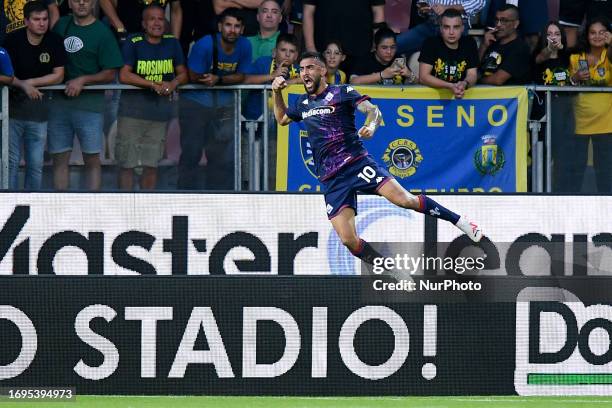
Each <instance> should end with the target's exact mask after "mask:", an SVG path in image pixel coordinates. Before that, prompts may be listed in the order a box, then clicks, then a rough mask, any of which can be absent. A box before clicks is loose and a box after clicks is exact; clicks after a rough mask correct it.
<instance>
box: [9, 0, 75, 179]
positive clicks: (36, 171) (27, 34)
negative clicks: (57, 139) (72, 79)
mask: <svg viewBox="0 0 612 408" xmlns="http://www.w3.org/2000/svg"><path fill="white" fill-rule="evenodd" d="M23 14H24V22H25V27H24V28H21V29H18V30H16V31H14V32H12V33H11V34H9V35H8V36H7V38H6V44H5V47H6V50H7V51H8V53H9V55H10V56H11V59H12V62H13V68H14V70H15V78H14V80H13V86H14V87H15V88H17V89H15V90H13V91H12V92H11V95H10V97H11V109H10V111H9V118H10V119H9V140H10V146H9V186H10V188H11V189H17V188H18V186H17V180H18V171H19V162H20V160H21V157H20V156H21V145H22V144H23V146H24V152H25V161H26V174H25V188H26V190H39V189H40V186H41V180H42V166H43V153H44V148H45V140H46V137H47V107H48V106H47V103H48V97H47V95H45V94H43V93H42V92H41V91H39V90H38V87H41V86H47V85H54V84H59V83H61V82H62V80H63V79H64V65H65V64H66V51H65V50H64V46H63V42H62V39H61V38H60V37H59V36H58V35H57V34H55V33H53V32H48V31H49V12H48V10H47V6H46V5H45V4H44V3H43V2H41V1H38V0H34V1H30V2H28V3H26V5H25V7H24V10H23Z"/></svg>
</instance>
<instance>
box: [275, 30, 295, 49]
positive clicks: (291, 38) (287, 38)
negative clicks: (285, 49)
mask: <svg viewBox="0 0 612 408" xmlns="http://www.w3.org/2000/svg"><path fill="white" fill-rule="evenodd" d="M282 42H285V43H287V44H291V45H294V46H295V48H299V45H298V40H297V38H296V37H295V35H293V34H289V33H280V34H279V35H278V37H277V38H276V45H275V47H277V48H278V45H279V44H280V43H282Z"/></svg>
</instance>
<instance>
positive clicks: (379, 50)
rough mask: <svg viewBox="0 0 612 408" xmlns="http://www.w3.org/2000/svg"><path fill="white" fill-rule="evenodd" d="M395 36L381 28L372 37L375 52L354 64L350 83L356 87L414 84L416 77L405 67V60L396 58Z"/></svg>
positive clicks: (387, 29)
mask: <svg viewBox="0 0 612 408" xmlns="http://www.w3.org/2000/svg"><path fill="white" fill-rule="evenodd" d="M395 37H396V34H395V33H394V32H393V31H392V30H391V29H390V28H386V27H385V28H381V29H380V30H378V31H377V32H376V34H375V35H374V46H375V51H374V52H373V53H370V55H368V56H366V57H363V58H360V59H359V60H357V61H356V62H355V66H354V69H353V75H351V78H350V83H351V84H357V85H374V84H380V85H401V84H404V83H409V84H412V83H415V82H416V77H415V75H414V74H413V73H412V71H410V69H409V68H408V67H407V66H406V58H405V57H399V58H396V56H397V54H396V53H397V43H396V40H395Z"/></svg>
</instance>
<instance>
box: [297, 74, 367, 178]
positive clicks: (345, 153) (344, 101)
mask: <svg viewBox="0 0 612 408" xmlns="http://www.w3.org/2000/svg"><path fill="white" fill-rule="evenodd" d="M369 99H370V97H369V96H366V95H364V96H361V95H360V94H359V93H358V92H357V91H355V90H354V89H353V87H351V86H350V85H329V86H328V87H327V88H325V90H324V91H323V92H322V93H321V94H320V95H317V96H314V97H313V96H308V95H307V94H304V95H301V96H300V97H299V98H297V99H296V100H295V103H294V104H293V105H291V106H289V107H288V108H287V112H286V113H287V116H288V117H289V118H290V119H291V120H293V121H294V122H299V121H301V120H303V121H304V124H305V125H306V130H307V131H308V141H309V142H310V145H311V146H312V148H313V152H314V162H315V169H316V173H317V175H318V176H319V180H321V181H324V180H327V179H329V178H330V177H332V176H333V175H334V174H336V173H337V172H338V170H340V169H341V168H342V167H344V166H345V165H347V164H349V163H352V162H353V161H355V160H357V159H359V158H361V157H363V156H365V155H366V154H368V152H367V151H366V149H365V148H364V147H363V144H362V143H361V140H360V139H359V135H358V134H357V129H356V128H355V108H356V107H357V105H359V104H360V103H361V102H363V101H365V100H369Z"/></svg>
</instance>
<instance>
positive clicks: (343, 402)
mask: <svg viewBox="0 0 612 408" xmlns="http://www.w3.org/2000/svg"><path fill="white" fill-rule="evenodd" d="M26 406H31V407H35V408H64V407H65V408H172V407H178V408H192V407H193V408H196V407H197V408H300V407H304V408H319V407H320V408H395V407H397V408H399V407H401V408H506V407H507V408H587V407H588V408H604V407H612V397H493V396H483V397H346V398H340V397H320V398H319V397H196V396H185V397H182V396H177V397H170V396H159V397H146V396H142V397H140V396H78V397H77V398H76V401H72V402H42V401H38V402H30V401H21V402H10V401H8V400H6V399H2V400H0V408H9V407H10V408H13V407H14V408H24V407H26Z"/></svg>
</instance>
